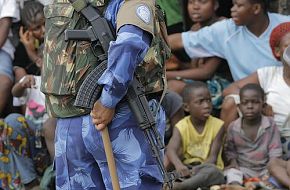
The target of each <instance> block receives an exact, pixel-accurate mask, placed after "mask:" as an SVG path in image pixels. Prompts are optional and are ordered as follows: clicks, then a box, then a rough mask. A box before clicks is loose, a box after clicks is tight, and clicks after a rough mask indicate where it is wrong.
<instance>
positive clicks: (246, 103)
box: [239, 89, 264, 120]
mask: <svg viewBox="0 0 290 190" xmlns="http://www.w3.org/2000/svg"><path fill="white" fill-rule="evenodd" d="M240 98H241V103H240V105H239V107H240V110H241V112H242V114H243V118H244V119H247V120H254V119H256V118H258V117H259V116H260V115H261V114H262V109H263V105H264V101H263V99H262V97H261V94H260V93H259V92H257V91H256V90H252V89H248V90H245V91H244V92H243V93H242V94H241V97H240Z"/></svg>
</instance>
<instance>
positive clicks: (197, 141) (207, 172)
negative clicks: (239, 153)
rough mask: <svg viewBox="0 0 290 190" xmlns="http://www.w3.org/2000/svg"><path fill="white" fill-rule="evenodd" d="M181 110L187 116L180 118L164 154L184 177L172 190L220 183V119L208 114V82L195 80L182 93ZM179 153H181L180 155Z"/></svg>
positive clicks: (221, 124) (221, 162) (210, 106)
mask: <svg viewBox="0 0 290 190" xmlns="http://www.w3.org/2000/svg"><path fill="white" fill-rule="evenodd" d="M182 97H183V104H184V110H185V111H187V112H189V113H190V115H189V116H186V117H185V118H183V119H182V120H181V121H179V122H178V123H177V124H176V126H175V128H174V130H173V136H172V138H171V139H170V142H169V145H168V147H167V152H166V155H167V156H168V159H169V161H170V162H171V163H172V164H173V165H174V167H175V169H176V170H177V172H179V173H180V175H181V176H182V177H184V178H182V179H181V180H182V182H175V183H174V188H173V189H175V190H179V189H180V190H186V189H196V188H198V187H209V186H211V185H215V184H222V183H223V182H224V176H223V174H222V172H221V170H222V169H223V161H222V158H221V147H222V141H223V136H224V127H223V121H221V120H219V119H217V118H215V117H213V116H211V111H212V103H211V96H210V93H209V90H208V88H207V85H206V84H205V83H203V82H199V81H194V82H192V83H190V84H187V85H186V86H185V88H184V90H183V92H182ZM180 153H181V154H180Z"/></svg>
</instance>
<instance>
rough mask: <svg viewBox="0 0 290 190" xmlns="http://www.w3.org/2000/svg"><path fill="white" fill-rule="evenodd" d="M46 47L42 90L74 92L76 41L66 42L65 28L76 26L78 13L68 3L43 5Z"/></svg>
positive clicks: (67, 93)
mask: <svg viewBox="0 0 290 190" xmlns="http://www.w3.org/2000/svg"><path fill="white" fill-rule="evenodd" d="M44 15H45V18H46V23H45V32H46V34H45V47H44V59H43V70H44V72H43V74H42V86H41V90H42V91H43V92H44V93H46V94H55V95H69V94H74V93H75V91H76V90H75V80H74V78H75V64H74V62H75V59H76V47H77V42H76V41H65V40H64V39H65V30H66V29H76V27H77V25H78V24H79V22H80V18H79V15H78V14H77V13H76V12H75V11H74V9H73V7H72V6H71V5H70V4H68V3H55V4H51V5H48V6H46V7H45V8H44Z"/></svg>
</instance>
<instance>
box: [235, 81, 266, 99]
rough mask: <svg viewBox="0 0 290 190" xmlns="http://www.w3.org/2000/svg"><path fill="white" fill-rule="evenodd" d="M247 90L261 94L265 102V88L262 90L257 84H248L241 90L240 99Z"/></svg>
mask: <svg viewBox="0 0 290 190" xmlns="http://www.w3.org/2000/svg"><path fill="white" fill-rule="evenodd" d="M247 90H253V91H256V92H257V93H258V94H260V96H261V98H262V100H263V101H265V92H264V90H263V88H261V86H260V85H258V84H255V83H249V84H246V85H245V86H243V87H242V88H241V90H240V98H242V95H243V93H244V92H245V91H247Z"/></svg>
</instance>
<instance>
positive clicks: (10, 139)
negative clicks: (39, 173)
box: [0, 114, 36, 190]
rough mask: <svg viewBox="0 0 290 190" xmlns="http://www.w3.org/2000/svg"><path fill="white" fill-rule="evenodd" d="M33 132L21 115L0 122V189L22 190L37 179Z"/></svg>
mask: <svg viewBox="0 0 290 190" xmlns="http://www.w3.org/2000/svg"><path fill="white" fill-rule="evenodd" d="M31 137H33V130H32V129H31V128H30V127H29V124H28V122H27V121H26V119H25V118H24V117H23V116H22V115H20V114H10V115H9V116H7V117H6V118H5V119H4V120H0V187H1V188H3V189H5V190H11V189H12V190H18V189H21V188H22V186H23V184H26V183H29V182H31V181H32V180H33V179H35V178H36V172H35V169H34V164H33V160H32V158H31V150H32V149H33V143H31V142H32V138H31Z"/></svg>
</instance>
